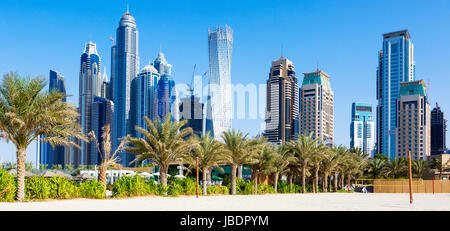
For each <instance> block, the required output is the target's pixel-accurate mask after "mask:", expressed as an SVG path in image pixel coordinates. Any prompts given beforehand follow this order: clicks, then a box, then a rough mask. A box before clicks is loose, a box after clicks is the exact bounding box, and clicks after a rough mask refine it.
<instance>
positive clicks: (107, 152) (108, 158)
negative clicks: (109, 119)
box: [88, 124, 129, 190]
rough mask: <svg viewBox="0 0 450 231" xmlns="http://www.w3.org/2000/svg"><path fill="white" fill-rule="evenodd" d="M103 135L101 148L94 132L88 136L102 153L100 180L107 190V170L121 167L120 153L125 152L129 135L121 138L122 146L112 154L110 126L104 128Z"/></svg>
mask: <svg viewBox="0 0 450 231" xmlns="http://www.w3.org/2000/svg"><path fill="white" fill-rule="evenodd" d="M102 130H103V133H102V140H103V141H102V144H101V148H100V144H99V143H98V139H97V137H96V135H95V133H94V131H91V132H89V134H88V136H89V138H90V140H91V142H95V145H96V146H97V151H98V153H100V156H101V157H102V162H101V164H100V171H99V180H100V182H102V185H103V188H105V190H106V170H107V169H108V168H110V167H120V166H121V165H120V164H119V163H117V162H118V161H119V157H118V156H117V155H118V153H120V152H122V151H123V150H125V146H126V144H127V143H128V139H129V135H128V136H126V137H125V138H121V141H120V144H119V146H118V147H117V149H116V150H115V151H114V152H113V153H112V152H111V146H112V145H111V127H110V125H109V124H107V125H105V126H104V127H103V129H102Z"/></svg>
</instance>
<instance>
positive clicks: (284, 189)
mask: <svg viewBox="0 0 450 231" xmlns="http://www.w3.org/2000/svg"><path fill="white" fill-rule="evenodd" d="M311 189H312V188H311ZM301 192H302V186H301V185H298V184H292V190H289V184H288V183H287V182H285V181H282V180H280V181H278V193H301Z"/></svg>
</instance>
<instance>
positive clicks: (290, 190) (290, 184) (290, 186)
mask: <svg viewBox="0 0 450 231" xmlns="http://www.w3.org/2000/svg"><path fill="white" fill-rule="evenodd" d="M288 178H289V192H292V174H289V177H288Z"/></svg>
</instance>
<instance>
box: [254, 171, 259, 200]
mask: <svg viewBox="0 0 450 231" xmlns="http://www.w3.org/2000/svg"><path fill="white" fill-rule="evenodd" d="M253 189H254V192H253V194H255V195H257V194H258V172H257V171H255V187H253Z"/></svg>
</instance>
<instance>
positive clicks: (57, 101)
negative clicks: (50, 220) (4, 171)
mask: <svg viewBox="0 0 450 231" xmlns="http://www.w3.org/2000/svg"><path fill="white" fill-rule="evenodd" d="M45 85H46V82H45V80H44V79H43V78H33V79H30V78H22V77H20V76H19V75H18V74H17V73H14V72H10V73H9V74H5V75H4V76H3V81H2V84H1V86H0V131H1V132H2V134H3V135H2V136H3V138H4V139H6V141H11V142H12V143H13V144H14V146H15V147H16V150H17V152H16V157H17V193H16V200H18V201H23V199H24V189H25V161H26V154H27V152H26V149H27V147H28V146H29V145H30V143H31V142H33V141H44V142H49V143H50V144H51V145H52V146H53V147H54V146H55V145H73V146H75V147H77V148H79V146H78V145H77V144H76V143H74V142H73V141H71V139H70V138H71V137H76V138H78V139H81V140H87V139H86V137H85V136H84V135H83V134H82V131H81V128H80V126H79V125H78V122H77V118H78V112H77V110H76V108H75V107H74V106H73V105H71V104H69V103H66V102H63V99H64V98H66V97H67V96H66V95H65V94H64V93H59V92H57V91H55V90H54V91H51V92H44V91H43V89H44V87H45ZM39 136H45V138H39Z"/></svg>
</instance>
